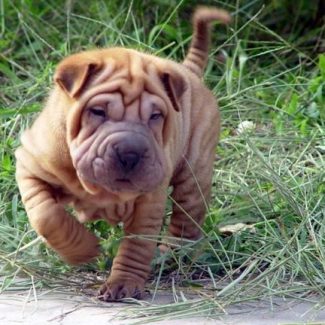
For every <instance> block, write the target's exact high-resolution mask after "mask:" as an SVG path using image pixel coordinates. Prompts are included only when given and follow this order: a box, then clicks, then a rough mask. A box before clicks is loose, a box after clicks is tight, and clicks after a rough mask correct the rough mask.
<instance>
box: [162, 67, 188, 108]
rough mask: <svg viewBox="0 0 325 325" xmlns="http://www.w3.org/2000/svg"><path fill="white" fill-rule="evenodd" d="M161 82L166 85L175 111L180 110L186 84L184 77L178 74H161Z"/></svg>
mask: <svg viewBox="0 0 325 325" xmlns="http://www.w3.org/2000/svg"><path fill="white" fill-rule="evenodd" d="M161 81H162V83H163V85H164V88H165V91H166V92H167V95H168V97H169V98H170V101H171V102H172V104H173V106H174V108H175V110H176V111H177V112H179V110H180V98H181V96H182V95H183V93H184V91H185V88H186V83H185V80H184V79H183V77H182V76H181V75H180V74H178V73H177V72H174V71H173V72H163V73H162V74H161Z"/></svg>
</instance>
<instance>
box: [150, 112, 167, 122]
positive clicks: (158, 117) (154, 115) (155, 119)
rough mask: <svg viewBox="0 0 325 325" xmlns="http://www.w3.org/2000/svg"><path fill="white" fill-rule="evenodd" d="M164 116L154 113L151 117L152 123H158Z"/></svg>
mask: <svg viewBox="0 0 325 325" xmlns="http://www.w3.org/2000/svg"><path fill="white" fill-rule="evenodd" d="M163 117H164V116H163V115H162V113H152V114H151V116H150V120H151V121H157V120H159V119H161V118H163Z"/></svg>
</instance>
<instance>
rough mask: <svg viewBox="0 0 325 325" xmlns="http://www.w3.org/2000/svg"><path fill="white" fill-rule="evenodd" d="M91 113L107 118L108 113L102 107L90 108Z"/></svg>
mask: <svg viewBox="0 0 325 325" xmlns="http://www.w3.org/2000/svg"><path fill="white" fill-rule="evenodd" d="M89 112H90V113H91V114H92V115H95V116H99V117H106V112H105V110H104V108H103V107H101V106H94V107H90V108H89Z"/></svg>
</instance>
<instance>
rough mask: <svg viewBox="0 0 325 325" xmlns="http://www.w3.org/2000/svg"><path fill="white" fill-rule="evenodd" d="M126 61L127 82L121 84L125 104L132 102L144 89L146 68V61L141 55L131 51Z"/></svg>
mask: <svg viewBox="0 0 325 325" xmlns="http://www.w3.org/2000/svg"><path fill="white" fill-rule="evenodd" d="M127 57H128V58H127V60H126V62H125V65H126V69H127V77H126V79H125V83H124V84H123V85H122V86H121V92H122V94H123V97H124V102H125V105H129V104H130V103H132V102H133V101H134V100H135V99H136V98H137V97H139V96H140V94H141V93H142V92H143V90H144V84H145V75H146V73H145V70H144V66H145V64H144V62H143V59H142V57H141V56H140V55H138V54H136V55H134V53H133V52H132V53H131V52H130V53H128V56H127Z"/></svg>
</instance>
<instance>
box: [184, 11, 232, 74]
mask: <svg viewBox="0 0 325 325" xmlns="http://www.w3.org/2000/svg"><path fill="white" fill-rule="evenodd" d="M215 20H217V21H220V22H222V23H223V24H228V23H229V22H230V20H231V18H230V15H229V13H228V12H227V11H225V10H222V9H217V8H212V7H199V8H197V9H196V11H195V13H194V16H193V38H192V42H191V46H190V48H189V51H188V53H187V56H186V58H185V60H184V62H183V64H184V65H185V66H186V67H187V68H189V69H190V70H191V71H192V72H194V73H195V74H196V75H197V76H198V77H201V76H202V75H203V70H204V68H205V65H206V63H207V61H208V51H209V45H210V24H211V22H213V21H215Z"/></svg>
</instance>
